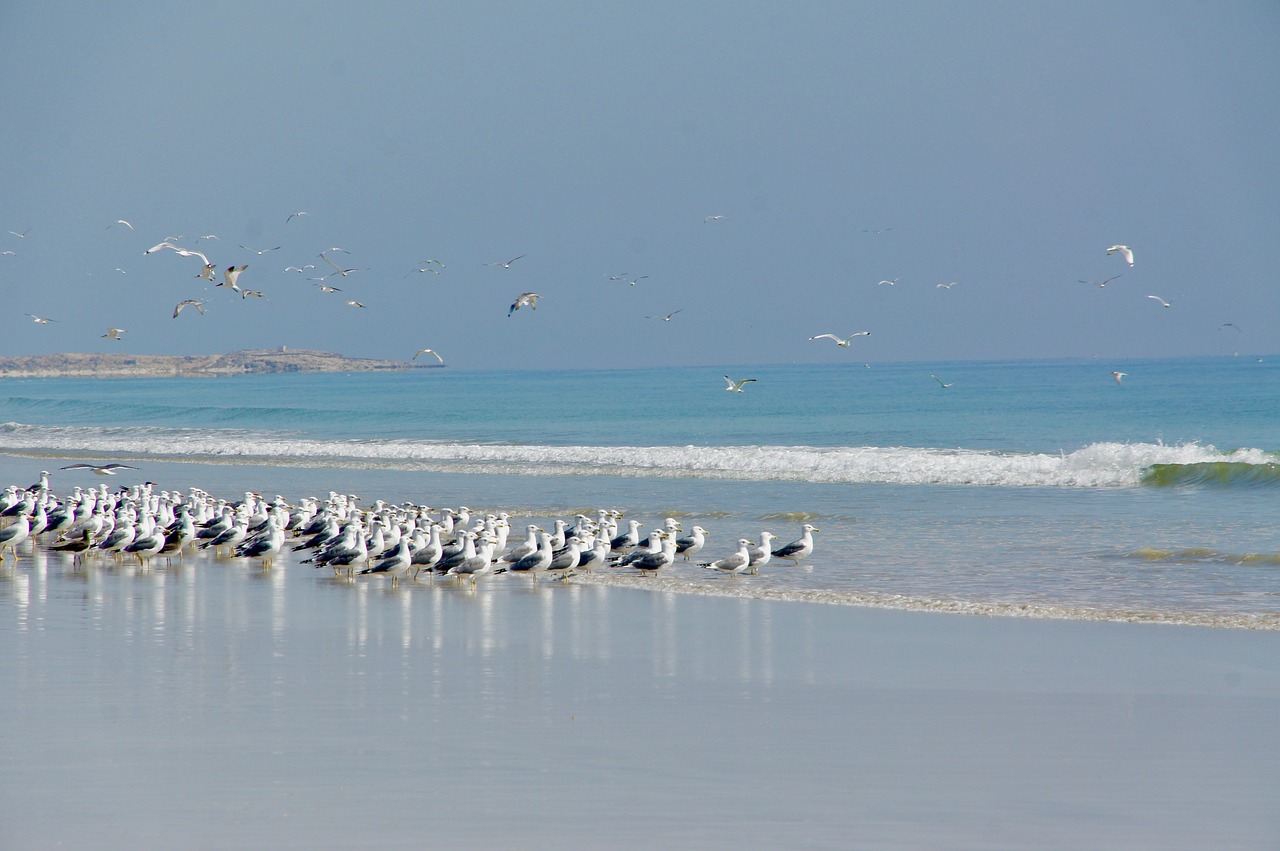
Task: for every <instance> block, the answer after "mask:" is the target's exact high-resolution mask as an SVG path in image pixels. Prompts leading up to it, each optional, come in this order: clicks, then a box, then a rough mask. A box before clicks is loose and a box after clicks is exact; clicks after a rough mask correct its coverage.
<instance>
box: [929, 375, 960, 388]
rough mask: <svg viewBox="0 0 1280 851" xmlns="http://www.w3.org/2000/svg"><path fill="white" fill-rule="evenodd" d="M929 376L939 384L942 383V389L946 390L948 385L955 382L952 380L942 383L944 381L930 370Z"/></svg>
mask: <svg viewBox="0 0 1280 851" xmlns="http://www.w3.org/2000/svg"><path fill="white" fill-rule="evenodd" d="M929 377H930V378H932V379H933V380H934V381H936V382H938V383H939V384H941V385H942V389H943V390H946V389H947V388H948V387H950V386H951V385H952V384H955V382H954V381H952V382H951V383H950V384H946V383H944V382H943V380H942V379H941V378H939V377H938V376H936V375H934V374H933V373H932V372H931V373H929Z"/></svg>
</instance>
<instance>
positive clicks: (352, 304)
mask: <svg viewBox="0 0 1280 851" xmlns="http://www.w3.org/2000/svg"><path fill="white" fill-rule="evenodd" d="M347 306H348V307H364V305H363V304H361V303H360V302H358V301H356V300H355V299H351V300H349V301H348V302H347Z"/></svg>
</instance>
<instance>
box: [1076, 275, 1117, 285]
mask: <svg viewBox="0 0 1280 851" xmlns="http://www.w3.org/2000/svg"><path fill="white" fill-rule="evenodd" d="M1123 277H1124V275H1123V274H1120V275H1112V276H1111V277H1110V278H1103V279H1102V280H1101V281H1081V282H1080V283H1082V284H1092V285H1093V286H1095V287H1105V286H1106V285H1107V284H1109V283H1111V282H1112V281H1114V280H1115V279H1116V278H1123Z"/></svg>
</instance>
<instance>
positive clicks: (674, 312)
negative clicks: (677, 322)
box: [645, 307, 684, 322]
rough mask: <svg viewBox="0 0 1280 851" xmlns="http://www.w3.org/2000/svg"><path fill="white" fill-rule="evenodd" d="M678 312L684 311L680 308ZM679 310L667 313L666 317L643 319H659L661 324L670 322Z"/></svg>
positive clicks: (647, 317)
mask: <svg viewBox="0 0 1280 851" xmlns="http://www.w3.org/2000/svg"><path fill="white" fill-rule="evenodd" d="M680 310H684V308H683V307H682V308H680ZM680 310H673V311H671V312H670V313H668V314H667V315H666V316H646V317H645V319H661V320H662V321H663V322H670V321H671V317H673V316H675V315H676V314H677V313H679V312H680Z"/></svg>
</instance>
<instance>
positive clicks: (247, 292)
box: [240, 290, 270, 301]
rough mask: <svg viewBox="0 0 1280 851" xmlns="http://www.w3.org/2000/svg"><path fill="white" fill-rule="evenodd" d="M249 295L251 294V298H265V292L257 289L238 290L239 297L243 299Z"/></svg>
mask: <svg viewBox="0 0 1280 851" xmlns="http://www.w3.org/2000/svg"><path fill="white" fill-rule="evenodd" d="M250 296H252V297H253V298H267V296H266V293H263V292H261V291H259V290H241V291H240V298H242V299H245V298H249V297H250ZM268 301H270V299H268Z"/></svg>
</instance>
